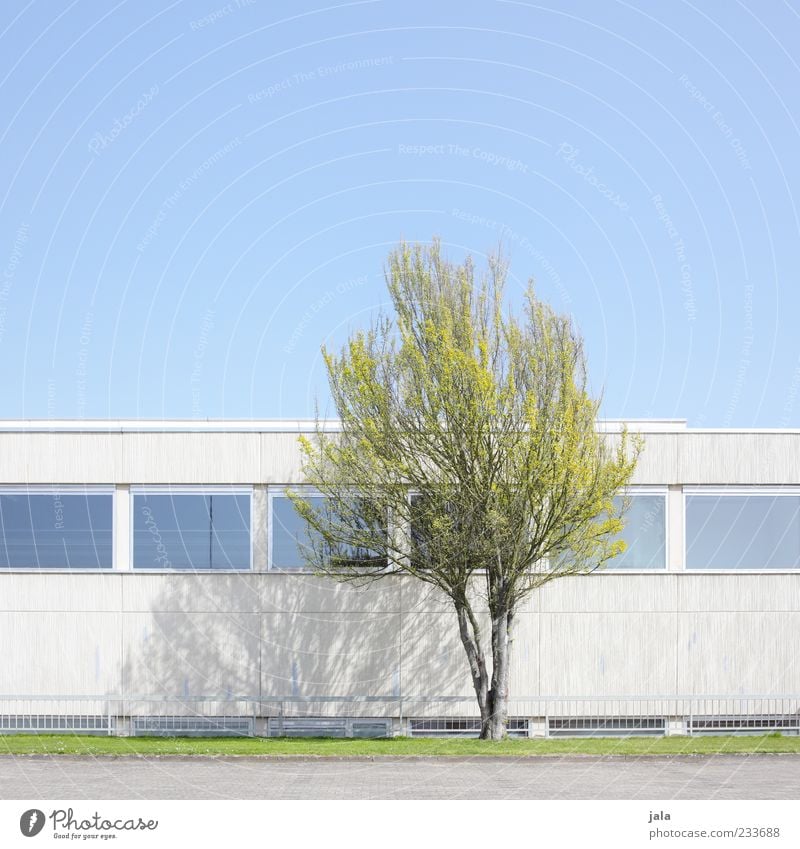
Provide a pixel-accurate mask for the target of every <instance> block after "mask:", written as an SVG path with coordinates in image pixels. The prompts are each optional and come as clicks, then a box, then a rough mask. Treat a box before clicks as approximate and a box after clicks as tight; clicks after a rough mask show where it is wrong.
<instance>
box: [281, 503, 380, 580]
mask: <svg viewBox="0 0 800 849" xmlns="http://www.w3.org/2000/svg"><path fill="white" fill-rule="evenodd" d="M269 500H270V519H269V521H270V527H269V537H270V543H269V544H270V561H269V564H270V568H271V569H286V570H291V569H307V568H309V565H308V561H307V559H306V556H305V555H307V554H309V555H310V554H311V553H312V551H313V550H314V546H313V543H314V540H313V539H312V537H311V536H310V535H309V529H308V526H307V524H306V522H305V520H304V519H303V517H302V516H300V514H299V513H298V512H297V511H296V510H295V508H294V504H292V501H291V499H290V498H289V497H288V496H287V495H286V494H285V493H283V492H272V493H270V499H269ZM325 500H326V499H325V497H324V496H322V495H314V494H309V495H307V496H306V501H308V503H309V504H310V505H311V506H312V507H313V508H314V509H315V510H322V509H324V507H325ZM363 506H364V510H365V511H369V510H370V504H369V502H368V501H366V500H364V502H363ZM371 518H374V517H371ZM365 527H367V525H366V524H365ZM326 556H327V557H329V558H331V559H333V560H335V559H338V560H339V561H340V564H341V566H343V567H351V566H360V565H363V566H372V567H373V568H374V567H376V566H377V567H379V568H384V567H385V566H386V560H385V559H384V558H382V557H381V556H379V555H378V554H377V553H376V552H374V551H371V550H370V549H367V548H361V547H356V546H349V545H341V546H338V547H337V550H336V551H335V552H334V551H332V550H330V549H328V550H327V551H326Z"/></svg>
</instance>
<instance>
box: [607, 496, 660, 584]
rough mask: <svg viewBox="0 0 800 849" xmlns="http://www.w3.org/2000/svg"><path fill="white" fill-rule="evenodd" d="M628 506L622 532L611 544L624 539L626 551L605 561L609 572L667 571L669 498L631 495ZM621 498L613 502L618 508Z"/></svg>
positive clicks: (614, 536)
mask: <svg viewBox="0 0 800 849" xmlns="http://www.w3.org/2000/svg"><path fill="white" fill-rule="evenodd" d="M628 500H629V506H628V509H627V510H626V511H625V513H624V515H623V517H622V518H623V522H624V524H625V526H624V528H623V529H622V532H621V533H619V534H614V535H613V536H612V537H611V540H612V542H615V541H616V540H619V539H622V540H625V542H626V543H627V546H628V547H627V548H626V549H625V551H624V552H622V554H618V555H617V556H616V557H612V558H611V559H610V560H606V562H605V568H606V569H666V568H667V526H666V509H665V508H666V497H665V496H664V495H644V494H642V495H636V494H635V493H633V494H631V495H629V496H628ZM621 503H622V498H619V497H618V498H615V499H614V506H615V507H617V508H618V507H619V506H620V505H621Z"/></svg>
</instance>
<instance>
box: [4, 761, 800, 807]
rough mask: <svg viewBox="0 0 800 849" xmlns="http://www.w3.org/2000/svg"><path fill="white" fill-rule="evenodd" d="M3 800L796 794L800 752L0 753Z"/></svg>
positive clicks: (799, 784)
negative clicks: (460, 755) (464, 755)
mask: <svg viewBox="0 0 800 849" xmlns="http://www.w3.org/2000/svg"><path fill="white" fill-rule="evenodd" d="M0 798H2V799H63V800H68V799H76V800H77V799H800V755H741V756H739V755H721V756H715V757H664V758H661V757H642V758H595V757H563V758H528V759H525V760H520V759H488V758H472V759H445V758H440V759H435V758H408V759H402V758H385V759H377V758H376V759H375V760H371V761H368V760H318V759H317V760H314V759H302V760H301V759H292V760H272V759H264V758H245V757H241V758H233V757H228V758H204V757H188V758H178V757H162V758H131V757H120V758H111V757H103V758H94V759H91V758H77V757H66V756H55V757H53V756H2V757H0Z"/></svg>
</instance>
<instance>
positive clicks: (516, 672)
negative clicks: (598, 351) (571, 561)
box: [0, 422, 800, 718]
mask: <svg viewBox="0 0 800 849" xmlns="http://www.w3.org/2000/svg"><path fill="white" fill-rule="evenodd" d="M308 426H309V425H308V423H302V422H299V423H281V422H262V423H253V422H220V423H192V422H187V423H172V424H169V423H167V424H165V423H146V422H130V423H124V422H99V423H97V422H74V423H69V422H58V423H56V422H19V423H5V424H4V425H2V426H0V494H1V493H2V492H3V491H9V492H12V493H13V492H21V491H30V492H49V491H50V489H49V488H52V487H56V488H57V489H58V490H59V491H60V492H69V491H70V490H69V488H70V487H71V486H74V487H77V488H78V489H79V490H81V488H85V487H87V486H91V487H98V491H103V492H108V491H110V492H112V493H113V520H114V527H113V564H112V565H111V568H109V569H94V570H88V569H69V570H64V569H47V570H44V569H37V568H35V567H34V568H29V569H26V568H16V567H12V568H3V569H0V587H1V588H2V590H1V591H0V643H2V644H3V645H4V646H6V647H7V650H6V652H5V662H4V663H3V664H2V666H0V695H2V696H3V697H11V696H27V697H34V696H53V697H60V698H69V697H81V696H83V697H89V696H91V697H102V696H115V697H119V698H124V699H131V700H134V699H164V698H166V699H175V700H185V699H192V698H201V697H204V698H209V699H214V700H220V702H224V701H226V700H230V699H232V697H235V696H243V697H247V698H251V699H255V700H263V701H264V702H265V703H269V704H270V705H272V707H268V708H265V709H264V710H263V711H262V713H263V715H264V716H268V715H271V713H272V712H273V711H274V709H275V708H274V705H275V704H278V703H280V701H281V700H282V699H286V700H288V701H289V703H292V704H295V703H299V700H303V699H320V701H312V702H311V704H313V705H314V708H313V710H311V709H309V708H308V706H307V704H308V703H306V708H305V712H306V713H315V714H319V715H326V714H327V715H345V714H346V715H353V716H355V715H359V714H360V715H375V716H393V717H395V718H396V717H397V715H398V713H399V712H400V713H402V715H405V716H419V717H425V716H445V715H458V716H473V715H475V713H476V709H475V706H474V704H473V700H472V688H471V682H470V678H469V674H468V670H467V665H466V661H465V658H464V653H463V649H462V647H461V644H460V641H459V639H458V635H457V631H456V629H455V627H454V625H455V621H454V617H453V614H452V613H451V611H450V609H449V607H448V604H447V602H446V600H444V599H442V598H440V597H438V596H437V594H436V593H435V592H434V591H433V590H432V589H431V588H430V587H428V586H426V585H422V584H420V583H419V582H417V581H415V580H414V579H411V578H404V577H398V576H395V577H388V578H387V579H385V580H384V581H382V582H380V583H378V584H375V585H373V586H371V587H369V588H362V589H359V588H355V587H352V586H349V585H340V584H336V583H333V582H331V581H328V580H323V579H320V578H318V577H316V576H314V575H310V574H302V573H300V572H296V573H286V572H282V571H279V570H275V569H271V568H270V565H271V563H270V554H269V552H270V544H271V539H270V495H271V494H275V493H279V492H280V490H281V487H283V486H285V485H287V484H299V483H301V480H300V473H299V452H298V447H297V438H298V433H299V432H300V431H302V430H303V429H307V428H308ZM629 426H630V428H631V429H633V430H639V431H641V432H642V433H643V434H644V438H645V449H644V452H643V455H642V458H641V461H640V463H639V466H638V468H637V471H636V477H635V480H634V486H633V488H632V492H633V493H635V492H636V491H637V487H638V488H641V489H640V490H638V491H640V492H655V493H662V494H663V497H664V499H665V508H666V509H665V520H664V535H665V540H664V543H665V545H664V548H665V554H664V563H663V566H662V567H660V568H648V569H636V568H628V569H625V570H619V571H615V570H607V571H603V572H598V573H595V574H592V575H588V576H581V577H573V578H565V579H561V580H556V581H554V582H552V583H551V584H549V585H548V586H546V587H545V588H543V589H542V590H541V591H539V592H538V593H536V594H535V595H533V596H532V597H531V598H530V599H529V600H528V602H527V603H526V605H525V608H524V610H523V611H522V612H521V614H520V616H519V618H518V621H517V630H516V634H515V640H514V646H513V650H512V655H513V667H512V672H511V682H512V692H511V696H512V698H513V699H515V702H514V703H513V705H512V713H513V714H514V715H518V716H536V715H538V714H540V713H541V710H540V709H539V708H538V707H537V705H536V702H537V700H541V699H545V698H558V699H579V698H587V699H595V700H598V699H611V698H618V697H629V698H635V699H652V700H654V701H655V702H662V703H663V704H662V708H663V709H662V711H661V712H662V713H666V714H674V713H680V712H681V711H680V710H678V709H676V708H675V707H674V704H673V706H669V705H667V702H673V701H674V700H677V699H679V698H685V697H690V696H712V695H713V696H729V697H742V696H777V695H785V694H798V693H800V662H798V661H800V640H798V639H797V634H798V633H800V570H798V569H797V564H791V563H790V562H789V561H788V560H787V561H786V563H785V564H784V565H782V563H781V562H777V563H771V564H770V568H751V567H749V566H748V564H747V563H744V564H741V563H733V562H732V563H731V568H722V567H720V565H719V564H716V565H715V566H714V567H713V568H708V569H705V568H702V566H700V567H698V566H697V564H695V565H694V566H693V567H692V568H687V559H686V553H685V551H686V519H685V516H686V513H685V501H686V498H687V495H691V494H695V495H698V494H699V495H702V494H704V493H707V494H709V495H718V496H719V497H721V498H724V497H726V496H727V495H737V494H738V495H739V496H741V497H747V496H749V495H753V494H760V495H763V496H767V497H769V496H777V495H781V496H784V495H785V496H792V495H795V494H797V493H796V492H795V489H794V487H798V492H800V432H797V431H779V430H764V431H752V430H750V431H738V430H705V429H704V430H694V429H687V428H686V427H685V426H684V425H683V424H682V423H680V422H631V423H629ZM601 427H602V429H603V430H604V431H605V432H606V433H607V438H608V439H611V440H613V439H615V438H616V437H615V431H618V429H619V425H618V424H617V423H613V422H609V423H604V424H603V425H602V426H601ZM164 486H169V487H173V488H176V487H179V488H181V491H183V489H184V488H185V490H186V492H188V493H191V492H193V491H195V490H194V489H193V487H198V486H204V487H206V488H217V490H216V491H219V492H224V491H226V489H225V488H227V487H234V488H235V489H236V490H241V491H245V492H247V493H250V494H251V515H250V523H251V532H252V557H251V562H250V568H249V569H244V570H219V571H207V572H194V571H192V572H188V571H174V570H162V569H157V568H156V569H147V570H142V569H136V568H133V558H132V545H131V532H132V507H131V500H132V498H133V497H134V496H135V493H137V492H139V491H144V490H147V491H150V492H153V491H158V487H164ZM762 524H763V523H762ZM791 533H792V534H794V528H792V529H791ZM798 539H800V536H799V537H798ZM787 540H788V537H787ZM788 544H791V545H793V544H794V543H793V542H792V540H788V542H787V545H788ZM353 697H355V699H356V700H355V701H351V699H352V698H353ZM365 697H371V698H372V699H374V701H363V699H364V698H365ZM442 697H447V698H448V701H443V702H437V701H436V700H437V699H439V698H442ZM459 697H463V698H459ZM325 698H331V699H335V700H334V701H324V699H325ZM292 700H294V701H292ZM382 700H385V701H382ZM401 700H402V701H401ZM283 709H284V710H286V706H285V705H284V708H283ZM287 713H288V711H287Z"/></svg>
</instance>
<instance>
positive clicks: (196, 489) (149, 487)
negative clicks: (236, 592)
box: [128, 484, 255, 575]
mask: <svg viewBox="0 0 800 849" xmlns="http://www.w3.org/2000/svg"><path fill="white" fill-rule="evenodd" d="M253 492H254V487H253V485H252V484H210V485H206V484H177V485H172V484H135V485H134V484H132V485H131V486H130V497H129V502H130V503H129V505H128V512H129V515H128V529H129V540H128V558H129V560H128V562H129V563H130V567H131V568H130V571H131V572H135V573H136V574H137V575H175V574H180V575H219V574H222V575H231V574H237V573H238V574H241V573H243V572H253V571H255V570H254V568H253V562H254V561H253V553H254V543H255V533H254V529H253V518H254V509H253V508H254V504H253V502H254V497H253ZM147 493H151V494H152V495H248V496H249V498H250V546H249V565H248V566H247V567H246V568H238V567H232V568H227V569H176V568H172V569H164V568H163V567H157V566H146V567H143V566H139V567H137V566H135V565H134V563H135V561H134V541H135V537H136V534H135V533H134V520H135V516H136V507H135V505H136V496H137V495H144V494H147Z"/></svg>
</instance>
